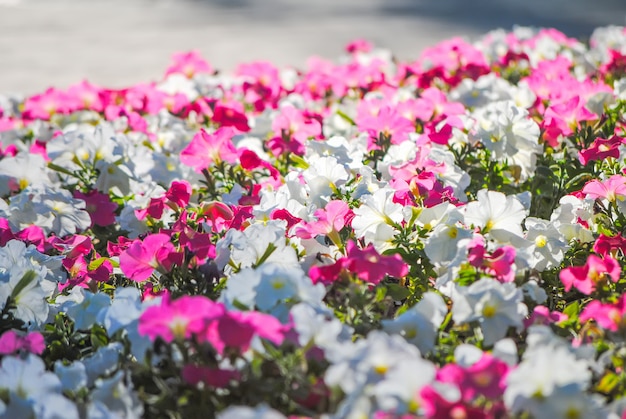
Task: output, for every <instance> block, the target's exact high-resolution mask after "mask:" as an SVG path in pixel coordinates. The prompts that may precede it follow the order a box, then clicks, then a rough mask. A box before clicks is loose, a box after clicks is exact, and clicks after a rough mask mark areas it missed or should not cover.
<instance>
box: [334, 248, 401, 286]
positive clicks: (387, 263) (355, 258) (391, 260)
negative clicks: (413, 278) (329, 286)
mask: <svg viewBox="0 0 626 419" xmlns="http://www.w3.org/2000/svg"><path fill="white" fill-rule="evenodd" d="M346 248H347V255H346V257H345V261H344V267H345V268H346V269H347V270H348V271H350V272H352V273H355V274H356V275H357V276H358V277H359V278H360V279H361V280H363V281H365V282H369V283H371V284H378V283H379V282H380V281H382V280H383V279H384V278H385V276H387V275H389V276H393V277H396V278H402V277H404V276H406V275H407V274H408V273H409V267H408V265H407V264H406V263H404V261H403V260H402V257H400V255H398V254H394V255H392V256H383V255H381V254H379V253H378V252H377V251H376V249H374V246H372V245H369V246H368V247H367V248H365V249H364V250H361V249H359V248H358V247H357V245H356V244H355V243H354V242H353V241H349V242H348V244H347V247H346Z"/></svg>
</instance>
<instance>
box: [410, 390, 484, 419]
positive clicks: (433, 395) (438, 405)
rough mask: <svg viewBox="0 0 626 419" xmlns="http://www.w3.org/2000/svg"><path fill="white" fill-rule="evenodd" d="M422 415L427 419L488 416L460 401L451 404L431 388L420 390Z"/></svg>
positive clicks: (475, 418)
mask: <svg viewBox="0 0 626 419" xmlns="http://www.w3.org/2000/svg"><path fill="white" fill-rule="evenodd" d="M420 398H421V399H422V403H423V407H424V413H425V414H426V417H427V418H429V419H450V418H464V419H487V418H488V417H489V416H488V414H487V413H486V412H485V411H484V410H482V409H479V408H477V407H472V406H468V405H466V404H465V403H464V402H463V401H462V400H458V401H455V402H451V401H449V400H447V399H445V398H444V397H443V396H441V395H440V394H439V393H438V392H437V390H435V389H434V388H433V387H432V386H429V385H427V386H424V387H422V389H421V390H420Z"/></svg>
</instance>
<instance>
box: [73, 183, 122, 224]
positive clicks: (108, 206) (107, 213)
mask: <svg viewBox="0 0 626 419" xmlns="http://www.w3.org/2000/svg"><path fill="white" fill-rule="evenodd" d="M74 197H75V198H78V199H82V200H83V201H85V203H86V207H85V210H86V211H87V213H89V216H90V217H91V225H92V226H94V225H99V226H102V227H106V226H109V225H111V224H113V223H115V211H116V210H117V204H116V203H115V202H111V198H109V195H108V194H104V193H102V192H99V191H96V190H93V191H90V192H88V193H86V194H85V193H82V192H80V191H76V192H74Z"/></svg>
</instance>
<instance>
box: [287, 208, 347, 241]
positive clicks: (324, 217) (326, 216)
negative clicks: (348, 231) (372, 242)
mask: <svg viewBox="0 0 626 419" xmlns="http://www.w3.org/2000/svg"><path fill="white" fill-rule="evenodd" d="M313 215H314V216H315V217H316V218H317V221H311V222H307V223H303V225H302V227H300V228H299V229H298V230H297V231H296V236H298V237H301V238H304V239H307V238H311V237H315V236H318V235H328V236H329V237H330V238H331V240H333V242H334V243H335V244H338V243H337V242H338V241H339V236H338V233H339V232H340V231H341V229H342V228H343V227H344V226H345V225H346V224H347V223H348V222H349V221H350V220H351V219H352V218H353V217H354V214H353V213H352V210H351V209H350V207H348V204H346V203H345V202H343V201H340V200H333V201H330V202H329V203H328V204H326V206H325V207H324V208H323V209H321V208H320V209H317V210H315V212H314V213H313Z"/></svg>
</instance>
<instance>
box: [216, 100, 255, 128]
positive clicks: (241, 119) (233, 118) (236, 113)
mask: <svg viewBox="0 0 626 419" xmlns="http://www.w3.org/2000/svg"><path fill="white" fill-rule="evenodd" d="M236 103H237V102H233V104H230V105H224V104H221V103H218V104H216V105H215V109H214V110H213V117H212V118H211V119H212V120H213V121H214V122H216V123H217V124H219V125H220V126H221V127H234V128H236V129H237V130H239V131H241V132H248V131H250V125H248V117H247V116H246V114H245V111H244V109H243V107H242V106H237V105H236Z"/></svg>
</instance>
